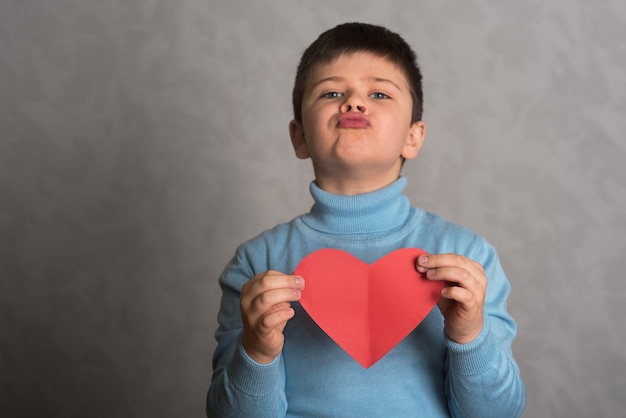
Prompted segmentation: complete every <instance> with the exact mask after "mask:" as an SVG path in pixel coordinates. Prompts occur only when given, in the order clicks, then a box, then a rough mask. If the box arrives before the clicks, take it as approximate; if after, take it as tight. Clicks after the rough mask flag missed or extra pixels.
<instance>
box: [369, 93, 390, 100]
mask: <svg viewBox="0 0 626 418" xmlns="http://www.w3.org/2000/svg"><path fill="white" fill-rule="evenodd" d="M370 97H371V98H372V99H389V96H387V95H386V94H385V93H380V92H376V93H372V94H370Z"/></svg>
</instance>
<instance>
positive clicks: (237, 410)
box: [206, 248, 287, 418]
mask: <svg viewBox="0 0 626 418" xmlns="http://www.w3.org/2000/svg"><path fill="white" fill-rule="evenodd" d="M243 253H244V252H243V251H242V250H241V248H240V249H239V250H238V251H237V254H236V255H235V257H234V258H233V259H232V260H231V261H230V262H229V264H228V265H227V266H226V268H225V270H224V272H223V273H222V275H221V276H220V286H221V288H222V300H221V306H220V310H219V313H218V325H219V326H218V330H217V332H216V338H217V341H218V346H217V349H216V350H215V354H214V356H213V376H212V378H211V385H210V387H209V391H208V395H207V405H206V408H207V416H208V417H220V418H222V417H224V418H228V417H248V416H264V417H281V416H285V414H286V410H287V401H286V396H285V369H284V361H283V357H282V354H281V355H279V356H278V357H276V359H274V361H273V362H272V363H270V364H258V363H256V362H255V361H253V360H252V359H251V358H250V357H249V356H248V355H247V353H246V352H245V350H244V348H243V345H242V343H241V331H242V320H241V313H240V310H239V298H240V294H241V287H242V286H243V284H244V283H245V282H246V281H247V280H249V279H250V278H251V277H252V276H253V275H254V274H256V273H254V272H253V269H252V268H251V267H250V264H249V262H247V258H246V257H245V255H244V254H243Z"/></svg>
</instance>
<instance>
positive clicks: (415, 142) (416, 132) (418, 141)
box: [402, 120, 426, 160]
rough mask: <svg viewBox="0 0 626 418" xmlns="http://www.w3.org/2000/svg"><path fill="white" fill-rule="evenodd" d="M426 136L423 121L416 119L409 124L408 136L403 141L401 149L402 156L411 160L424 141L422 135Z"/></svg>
mask: <svg viewBox="0 0 626 418" xmlns="http://www.w3.org/2000/svg"><path fill="white" fill-rule="evenodd" d="M425 136H426V124H425V123H424V122H422V121H421V120H420V121H417V122H415V123H413V125H411V129H410V130H409V136H408V137H407V139H406V142H405V143H404V148H403V149H402V156H403V157H404V158H405V159H407V160H412V159H413V158H415V157H417V155H418V154H419V152H420V149H421V148H422V144H423V143H424V137H425Z"/></svg>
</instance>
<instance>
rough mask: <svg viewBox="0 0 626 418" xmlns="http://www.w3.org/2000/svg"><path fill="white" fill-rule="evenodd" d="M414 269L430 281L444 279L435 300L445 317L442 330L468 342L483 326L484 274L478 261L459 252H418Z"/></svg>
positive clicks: (458, 341) (485, 287)
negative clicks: (437, 297)
mask: <svg viewBox="0 0 626 418" xmlns="http://www.w3.org/2000/svg"><path fill="white" fill-rule="evenodd" d="M416 267H417V271H419V272H420V273H426V277H427V278H428V279H430V280H445V281H446V287H444V288H443V290H442V291H441V298H440V299H439V301H438V302H437V306H439V310H440V311H441V313H442V314H443V316H444V319H445V325H444V327H445V331H446V334H447V335H448V337H449V338H450V339H452V340H453V341H456V342H457V343H460V344H466V343H469V342H471V341H472V340H473V339H474V338H476V337H477V336H478V334H480V331H481V330H482V328H483V306H484V303H485V294H486V292H487V277H486V276H485V271H484V269H483V266H482V265H481V264H480V263H477V262H475V261H473V260H470V259H469V258H467V257H463V256H461V255H458V254H438V255H430V254H429V255H426V254H424V255H421V256H419V258H418V259H417V265H416Z"/></svg>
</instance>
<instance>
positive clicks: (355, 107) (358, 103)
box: [341, 94, 367, 113]
mask: <svg viewBox="0 0 626 418" xmlns="http://www.w3.org/2000/svg"><path fill="white" fill-rule="evenodd" d="M366 111H367V108H366V107H365V104H364V103H363V100H362V99H361V98H360V97H359V96H358V95H356V94H351V95H349V96H347V97H346V100H345V101H344V102H343V104H342V105H341V112H342V113H346V112H361V113H365V112H366Z"/></svg>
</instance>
